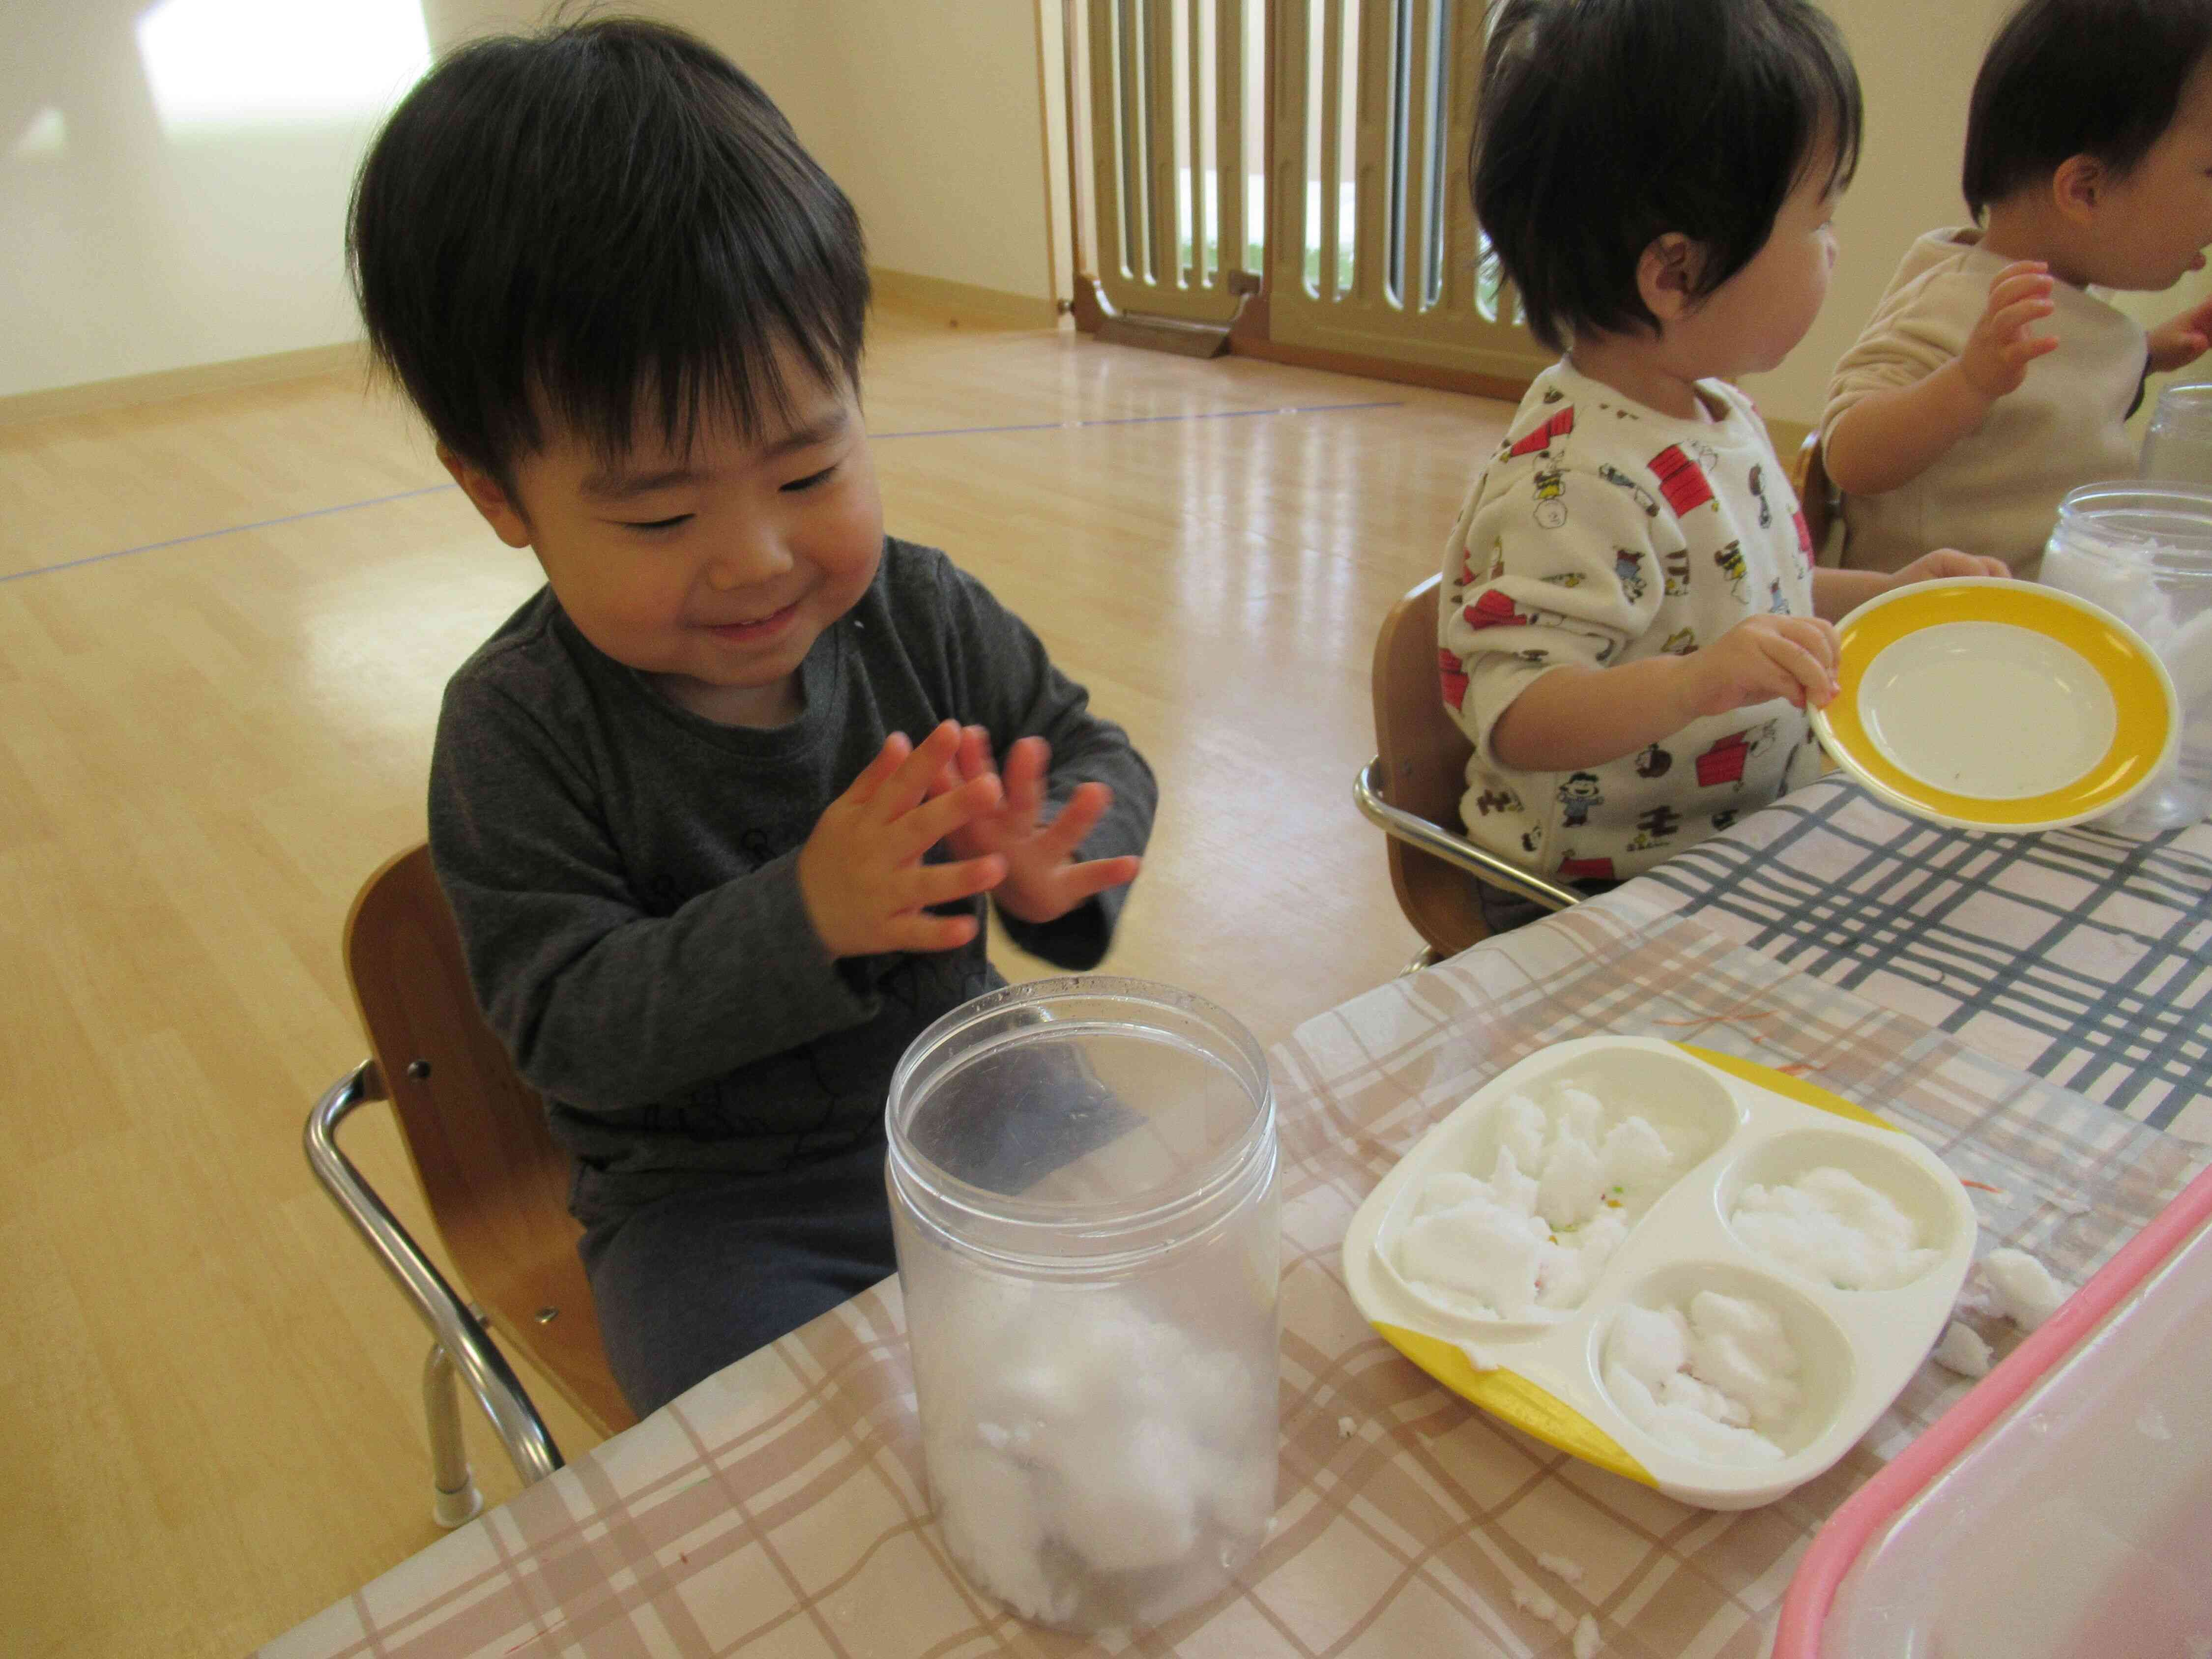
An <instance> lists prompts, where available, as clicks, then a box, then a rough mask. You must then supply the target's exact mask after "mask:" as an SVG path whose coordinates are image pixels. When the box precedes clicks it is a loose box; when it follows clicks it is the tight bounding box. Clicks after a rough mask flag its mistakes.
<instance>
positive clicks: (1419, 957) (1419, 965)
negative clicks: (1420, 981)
mask: <svg viewBox="0 0 2212 1659" xmlns="http://www.w3.org/2000/svg"><path fill="white" fill-rule="evenodd" d="M1436 965H1437V947H1436V946H1435V945H1423V946H1422V947H1421V948H1420V949H1419V950H1418V951H1414V952H1413V960H1412V961H1411V962H1408V963H1407V964H1406V965H1405V966H1404V967H1403V968H1401V969H1399V970H1398V977H1399V978H1400V979H1405V978H1407V977H1408V976H1409V975H1413V974H1418V973H1419V972H1420V971H1421V969H1424V968H1433V967H1435V966H1436Z"/></svg>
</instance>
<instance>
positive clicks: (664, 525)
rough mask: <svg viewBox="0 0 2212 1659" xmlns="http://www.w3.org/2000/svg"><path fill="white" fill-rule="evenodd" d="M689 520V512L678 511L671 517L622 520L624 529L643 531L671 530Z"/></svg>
mask: <svg viewBox="0 0 2212 1659" xmlns="http://www.w3.org/2000/svg"><path fill="white" fill-rule="evenodd" d="M690 522H691V515H690V513H678V514H677V515H676V516H675V517H674V518H672V519H647V520H642V521H639V520H629V519H625V520H623V529H625V530H645V531H653V530H673V529H675V528H676V527H677V526H678V525H685V524H689V523H690Z"/></svg>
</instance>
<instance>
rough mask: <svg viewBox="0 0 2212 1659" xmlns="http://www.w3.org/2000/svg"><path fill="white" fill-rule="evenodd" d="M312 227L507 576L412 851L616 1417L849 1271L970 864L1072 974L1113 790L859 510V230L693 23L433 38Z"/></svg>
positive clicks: (1033, 677) (1135, 831)
mask: <svg viewBox="0 0 2212 1659" xmlns="http://www.w3.org/2000/svg"><path fill="white" fill-rule="evenodd" d="M349 252H350V255H351V260H352V266H353V271H354V276H355V283H356V291H357V293H358V294H359V296H360V299H361V304H362V313H363V316H364V318H365V319H366V321H367V323H368V333H369V338H370V341H371V344H372V346H373V348H374V350H375V351H376V353H377V354H378V356H379V357H380V360H381V361H382V362H383V363H384V364H385V365H386V366H387V367H388V368H390V369H391V370H392V372H393V373H394V374H396V375H397V377H398V379H399V380H400V381H401V383H402V384H403V385H404V386H405V387H406V389H407V391H408V392H409V394H410V397H411V398H413V399H414V401H415V403H416V405H417V407H418V408H419V409H420V410H422V414H423V416H425V418H426V419H427V420H428V422H429V424H430V426H431V428H432V430H433V432H434V434H435V436H436V439H437V442H438V453H439V456H440V459H441V460H442V461H443V462H444V463H445V465H447V468H448V469H449V470H450V471H452V473H453V477H454V478H455V480H456V481H457V482H458V483H459V484H460V486H461V488H462V489H464V490H465V491H466V493H467V494H468V495H469V498H470V499H471V501H472V502H473V503H474V504H475V505H476V507H477V509H478V511H479V512H480V513H482V514H483V517H484V519H485V520H486V521H487V522H488V523H489V525H490V526H491V527H492V528H493V530H494V531H495V532H497V533H498V534H499V536H500V537H501V539H502V540H504V541H506V542H507V543H508V544H510V545H513V546H515V547H528V548H530V549H531V550H532V551H533V552H534V553H535V555H536V556H537V557H538V561H539V562H540V564H541V565H542V566H543V567H544V572H545V575H546V579H547V585H546V586H545V587H544V589H543V590H541V591H540V592H538V594H537V595H536V596H535V597H534V598H533V599H531V600H530V601H529V603H528V604H526V605H524V606H523V607H522V609H521V610H520V611H517V612H516V613H515V615H514V616H513V617H511V618H509V619H508V621H507V623H505V624H504V625H503V626H502V627H501V629H499V631H498V632H497V633H495V635H493V636H492V638H491V639H490V640H489V641H487V642H486V643H485V644H484V645H483V647H481V648H480V649H479V650H478V651H477V653H475V654H474V655H473V656H472V657H471V658H470V659H469V660H468V662H467V663H465V665H463V666H462V667H461V669H460V671H459V672H458V673H457V674H456V675H455V676H454V677H453V682H452V684H450V686H449V687H448V688H447V695H446V701H445V706H444V709H443V712H442V714H441V719H440V721H439V726H438V736H437V743H436V748H435V754H434V757H433V759H432V763H431V785H430V847H431V853H432V856H433V858H434V860H435V863H436V866H437V869H438V873H439V877H440V879H441V882H442V883H443V884H444V886H445V889H446V892H447V896H448V898H449V899H450V900H451V901H452V903H453V911H454V915H455V916H456V918H457V919H458V921H459V924H460V928H461V933H462V938H463V940H464V943H465V946H466V949H467V954H468V958H469V967H470V972H471V978H472V979H473V981H474V983H475V986H476V989H477V996H478V998H479V1000H481V1002H482V1004H483V1008H484V1011H485V1013H486V1015H487V1016H488V1017H489V1019H490V1022H491V1024H492V1025H493V1027H494V1028H495V1030H498V1031H499V1033H500V1034H501V1036H502V1037H503V1038H504V1039H505V1041H506V1042H507V1045H508V1047H509V1048H510V1050H511V1051H512V1053H513V1055H514V1059H515V1062H516V1065H517V1066H518V1068H519V1069H520V1072H521V1073H522V1075H523V1076H524V1077H525V1078H526V1079H527V1080H528V1081H529V1082H530V1083H531V1084H532V1085H533V1086H535V1087H537V1088H538V1090H540V1091H542V1092H543V1093H544V1095H545V1097H546V1099H547V1103H548V1110H549V1113H550V1121H551V1125H552V1128H553V1132H554V1133H555V1135H556V1138H558V1139H560V1140H561V1141H562V1144H563V1145H564V1146H567V1147H568V1149H569V1150H570V1152H572V1153H573V1154H574V1157H575V1160H576V1170H577V1173H576V1181H575V1185H574V1194H573V1202H572V1207H573V1208H574V1211H575V1213H576V1215H577V1218H578V1219H579V1220H580V1221H581V1222H582V1223H583V1224H584V1227H585V1232H584V1235H583V1237H582V1239H581V1240H580V1249H581V1250H582V1252H583V1255H584V1260H585V1264H586V1268H587V1270H588V1271H589V1273H590V1274H591V1278H592V1290H593V1294H594V1297H595V1299H596V1301H597V1304H598V1310H599V1321H600V1326H601V1330H602V1334H603V1335H604V1336H605V1341H606V1346H607V1351H608V1355H609V1358H610V1360H611V1363H612V1364H613V1367H614V1370H615V1375H616V1377H617V1381H618V1382H619V1383H621V1384H622V1387H623V1392H624V1393H625V1394H626V1395H628V1396H629V1400H630V1402H631V1404H632V1405H633V1406H634V1407H635V1408H636V1409H637V1410H638V1411H639V1412H640V1413H645V1412H647V1411H650V1410H652V1409H653V1408H654V1407H657V1406H659V1405H660V1404H661V1403H663V1402H664V1401H666V1400H668V1399H671V1398H672V1397H673V1396H674V1395H676V1394H678V1393H679V1392H681V1391H682V1390H683V1389H684V1388H687V1387H689V1386H690V1384H691V1383H694V1382H696V1381H698V1380H700V1379H701V1378H702V1377H704V1376H708V1375H710V1374H711V1373H712V1372H713V1371H714V1370H718V1369H720V1366H722V1365H723V1364H727V1363H728V1362H729V1361H730V1360H732V1359H734V1358H738V1356H739V1355H741V1354H743V1353H744V1352H748V1351H750V1349H752V1348H754V1347H757V1346H760V1345H761V1344H763V1343H764V1342H767V1341H769V1340H773V1339H774V1338H775V1337H776V1336H778V1335H780V1334H782V1333H783V1332H784V1331H786V1330H788V1329H791V1328H793V1327H795V1326H797V1325H799V1324H800V1323H803V1322H805V1320H807V1319H809V1318H811V1317H812V1316H815V1315H816V1314H817V1313H820V1312H822V1311H823V1310H826V1309H828V1308H829V1307H833V1306H835V1305H836V1304H837V1303H838V1302H840V1301H842V1300H843V1299H844V1298H845V1297H848V1296H849V1295H851V1294H853V1293H854V1291H858V1290H860V1289H861V1288H863V1287H865V1286H866V1285H868V1284H871V1283H872V1282H873V1281H874V1280H875V1279H878V1278H880V1277H882V1276H883V1275H884V1274H885V1273H890V1271H891V1270H892V1267H893V1265H894V1263H893V1257H892V1254H891V1245H890V1225H889V1218H888V1212H887V1208H886V1205H885V1200H884V1187H883V1173H882V1160H883V1139H882V1135H883V1107H884V1091H885V1089H886V1087H887V1085H888V1083H889V1080H890V1073H891V1070H892V1068H893V1066H895V1065H896V1062H897V1060H898V1058H899V1056H900V1054H902V1052H903V1051H904V1049H905V1048H906V1046H907V1044H908V1042H910V1041H911V1040H912V1039H913V1038H914V1037H915V1036H916V1035H917V1034H918V1033H919V1032H920V1031H921V1030H922V1029H923V1028H924V1027H926V1026H927V1025H928V1024H930V1023H931V1022H932V1021H933V1020H934V1019H936V1018H938V1017H939V1015H941V1014H943V1013H945V1012H948V1011H950V1010H951V1009H952V1008H953V1007H955V1006H957V1005H959V1004H960V1003H961V1002H963V1001H965V1000H968V999H969V997H972V996H975V995H976V994H980V993H981V992H983V991H986V990H988V989H991V988H993V987H996V986H997V985H999V984H1000V983H1002V982H1003V981H1001V980H1000V978H999V976H998V975H997V974H996V973H995V972H994V969H992V967H991V965H990V963H989V962H988V961H987V959H986V957H985V955H984V950H983V926H982V907H983V902H984V898H985V896H989V898H990V899H991V901H992V902H993V903H994V905H995V907H996V908H997V909H998V912H999V914H1000V916H1001V918H1002V919H1003V920H1004V921H1005V922H1006V927H1007V930H1008V932H1009V933H1010V934H1011V935H1012V937H1013V938H1014V939H1016V940H1017V941H1018V943H1019V944H1021V945H1022V946H1023V947H1024V949H1027V950H1030V951H1034V952H1036V954H1038V955H1040V956H1042V957H1045V958H1047V959H1048V960H1049V961H1052V962H1054V963H1058V964H1060V965H1062V966H1065V967H1067V968H1071V969H1085V968H1089V967H1091V966H1093V965H1095V964H1096V963H1097V962H1098V961H1099V960H1100V958H1101V957H1103V955H1104V953H1105V951H1106V948H1107V945H1108V944H1109V942H1110V939H1111V938H1112V933H1113V929H1114V924H1115V920H1116V918H1117V916H1118V915H1119V912H1120V908H1121V899H1122V896H1123V895H1124V893H1125V891H1126V888H1127V883H1128V882H1129V881H1130V880H1131V879H1132V878H1133V877H1134V876H1135V874H1136V872H1137V867H1138V857H1137V855H1138V854H1139V853H1140V852H1141V850H1142V848H1143V847H1144V844H1145V841H1146V836H1147V835H1148V833H1149V831H1150V829H1151V824H1152V811H1153V806H1154V803H1155V799H1156V791H1155V788H1154V786H1153V782H1152V775H1151V772H1150V771H1149V769H1147V768H1146V765H1145V763H1144V761H1143V760H1142V758H1141V757H1139V755H1138V754H1137V752H1136V751H1135V750H1134V749H1133V747H1132V746H1131V745H1130V744H1129V741H1128V739H1127V736H1126V735H1125V734H1124V733H1123V732H1122V731H1121V728H1120V727H1118V726H1115V725H1113V724H1112V723H1111V722H1109V721H1107V720H1102V719H1100V718H1098V717H1097V715H1095V714H1091V712H1090V710H1089V708H1088V704H1087V699H1086V696H1085V692H1084V690H1083V688H1082V687H1080V686H1079V685H1077V684H1073V683H1072V682H1071V681H1069V680H1068V679H1067V678H1066V677H1065V676H1064V675H1062V674H1061V673H1060V671H1058V670H1057V669H1056V668H1055V667H1054V665H1053V664H1052V662H1051V661H1050V659H1048V656H1047V654H1046V653H1045V651H1044V648H1043V647H1042V645H1041V644H1039V642H1038V641H1037V639H1036V635H1034V634H1032V633H1031V632H1030V630H1029V629H1028V628H1026V627H1025V626H1024V625H1023V623H1021V622H1020V620H1019V619H1018V618H1017V617H1014V616H1013V615H1012V613H1010V612H1009V611H1006V609H1005V608H1004V607H1002V606H1001V605H999V604H998V603H997V602H996V601H995V600H994V599H993V598H992V597H991V595H990V594H989V593H988V592H987V591H986V590H985V589H984V587H983V586H982V585H981V583H979V582H977V581H975V580H974V579H973V578H971V577H969V576H967V575H966V574H963V573H962V572H961V571H959V570H958V569H957V568H954V567H953V565H952V564H951V562H949V561H948V560H947V559H946V558H945V556H944V555H942V554H940V553H937V552H934V551H933V550H928V549H925V548H920V547H915V546H913V545H910V544H906V543H903V542H901V541H898V540H896V539H894V538H888V537H886V536H885V534H884V528H883V513H882V505H881V501H880V499H879V497H878V491H877V487H876V482H875V476H874V472H873V469H872V464H871V462H870V459H869V453H868V447H867V442H866V435H865V432H864V430H863V427H862V423H861V418H860V405H859V378H858V371H859V361H860V347H861V338H862V327H863V322H864V318H865V313H866V304H867V289H868V283H867V272H866V263H865V258H864V252H863V248H862V244H861V239H860V228H859V226H858V223H857V222H856V221H855V219H854V215H853V212H852V209H851V207H850V205H849V204H848V203H847V201H846V199H845V197H844V196H843V195H842V192H840V191H838V189H837V187H836V185H834V184H832V183H831V182H830V181H829V179H828V178H827V177H826V176H824V175H823V173H822V172H821V171H820V169H819V168H818V167H817V166H816V165H815V163H814V162H813V161H812V160H811V157H809V156H808V155H806V153H805V151H804V150H803V149H801V148H800V147H799V143H798V142H797V140H796V139H795V138H794V137H793V135H792V132H791V131H790V129H789V127H788V126H787V125H786V124H785V122H784V120H783V118H782V117H781V115H780V114H779V113H778V112H776V110H775V107H774V106H773V105H772V104H770V103H769V100H768V99H767V98H766V97H765V96H764V95H763V94H762V93H761V91H760V90H759V88H757V87H756V86H755V85H754V84H753V83H752V82H750V80H748V79H747V78H746V77H745V76H744V75H743V74H742V73H741V72H740V71H738V70H737V69H736V68H735V67H734V66H732V64H729V63H728V62H727V61H726V59H724V58H721V57H720V55H718V54H717V53H715V52H713V51H712V50H711V49H709V48H708V47H707V46H703V45H702V44H701V43H700V42H698V41H696V40H693V39H691V38H690V37H689V36H687V35H684V34H683V33H679V32H678V31H675V30H672V29H670V28H666V27H662V26H659V25H656V24H650V23H644V22H638V21H629V20H602V21H592V22H586V23H584V24H580V25H576V26H572V27H562V28H558V29H556V30H553V31H550V32H549V33H544V34H541V35H538V36H534V37H529V38H513V37H510V38H498V39H493V40H483V41H479V42H477V43H475V44H473V45H471V46H466V47H464V48H463V49H461V50H460V51H459V52H456V53H455V54H453V56H451V57H449V58H447V59H446V60H445V61H444V62H442V63H441V64H440V65H439V66H438V67H437V68H436V69H435V70H433V71H432V72H431V74H430V75H429V76H428V77H426V78H425V80H424V81H423V82H422V83H421V84H420V85H418V86H417V87H416V88H415V90H414V91H413V92H412V93H410V94H409V95H408V97H407V99H406V100H404V102H403V103H402V104H401V105H400V106H399V108H398V110H397V111H396V112H394V114H393V115H392V118H391V120H390V122H389V123H388V124H387V125H386V128H385V130H384V131H383V132H382V133H381V135H380V137H379V138H378V139H377V141H376V143H375V145H374V148H373V149H372V150H371V152H370V155H369V156H368V161H367V162H366V163H365V165H364V167H363V168H362V175H361V179H360V181H359V184H358V185H357V187H356V193H355V201H354V205H353V211H352V218H351V222H350V227H349Z"/></svg>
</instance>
